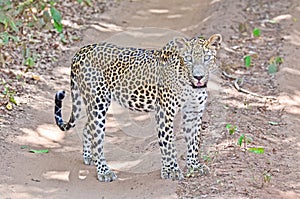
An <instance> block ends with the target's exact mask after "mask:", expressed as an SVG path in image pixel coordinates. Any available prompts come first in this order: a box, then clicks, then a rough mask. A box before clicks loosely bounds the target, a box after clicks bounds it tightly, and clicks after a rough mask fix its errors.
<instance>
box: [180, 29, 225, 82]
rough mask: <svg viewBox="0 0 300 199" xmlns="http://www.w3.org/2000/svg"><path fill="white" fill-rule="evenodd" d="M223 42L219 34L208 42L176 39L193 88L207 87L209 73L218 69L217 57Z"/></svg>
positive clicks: (197, 39) (194, 39) (200, 39)
mask: <svg viewBox="0 0 300 199" xmlns="http://www.w3.org/2000/svg"><path fill="white" fill-rule="evenodd" d="M221 41H222V37H221V35H219V34H215V35H212V36H211V37H210V38H209V39H208V40H204V39H202V38H193V39H191V40H186V39H184V38H176V39H175V43H176V44H177V46H178V48H179V53H180V56H181V57H182V59H183V63H184V66H186V67H187V69H188V73H189V75H188V76H189V81H190V83H191V85H192V87H194V88H204V87H206V85H207V81H208V78H209V72H210V71H212V70H214V69H216V68H217V64H216V55H217V51H218V49H219V48H220V44H221Z"/></svg>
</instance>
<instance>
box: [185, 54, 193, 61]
mask: <svg viewBox="0 0 300 199" xmlns="http://www.w3.org/2000/svg"><path fill="white" fill-rule="evenodd" d="M185 60H186V61H188V62H191V61H192V60H193V58H192V56H191V55H187V56H185Z"/></svg>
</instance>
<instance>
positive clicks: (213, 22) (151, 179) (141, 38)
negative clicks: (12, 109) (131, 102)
mask: <svg viewBox="0 0 300 199" xmlns="http://www.w3.org/2000/svg"><path fill="white" fill-rule="evenodd" d="M272 2H273V1H272ZM274 2H275V3H274ZM274 2H273V3H274V5H277V4H278V2H277V1H274ZM260 3H261V5H265V1H261V2H260ZM279 4H280V3H279ZM253 6H254V5H253ZM255 6H257V5H255ZM269 6H271V8H270V9H274V8H273V7H272V4H271V5H269ZM247 7H248V8H249V5H248V3H247V1H239V2H237V1H234V0H231V1H230V2H222V1H220V2H219V1H208V0H205V1H199V0H191V1H188V3H187V2H185V1H181V0H176V1H171V0H167V1H159V0H152V1H122V2H121V4H120V5H118V6H116V7H113V8H111V9H110V10H109V11H107V12H105V13H103V14H99V15H95V17H94V19H93V21H90V22H89V23H88V24H87V25H86V28H85V31H84V37H83V41H82V42H81V44H80V45H78V46H74V48H72V49H70V50H68V51H67V52H65V56H64V58H62V59H61V60H60V62H59V63H63V64H59V65H60V66H59V67H55V68H54V69H53V70H52V71H49V76H43V77H42V81H41V83H40V84H39V85H38V89H40V91H39V92H37V91H36V92H34V93H36V94H35V95H34V96H32V99H30V102H29V103H28V104H27V105H26V106H24V110H23V111H22V112H20V116H19V117H17V118H15V124H14V125H10V126H6V127H4V128H3V129H1V133H2V137H3V140H1V145H2V146H1V149H2V151H1V153H0V156H1V159H2V160H4V161H1V163H0V183H1V184H0V198H105V199H106V198H128V199H129V198H157V199H158V198H229V197H230V198H297V194H300V190H299V182H298V180H299V178H300V176H299V168H298V165H299V162H298V159H299V130H298V129H299V127H300V126H299V124H300V119H299V118H300V117H299V115H300V106H299V104H300V100H299V98H300V93H299V90H300V86H299V84H298V83H297V82H298V81H299V78H300V77H299V76H300V72H299V71H300V65H299V64H298V62H297V56H298V54H299V47H300V34H299V32H300V28H299V19H300V15H299V13H300V5H299V3H297V0H294V1H289V2H288V3H287V10H285V11H281V10H278V9H277V10H276V11H277V12H275V11H274V12H275V13H276V15H278V16H279V15H283V14H291V16H292V18H289V17H287V18H286V19H283V21H281V22H280V25H281V26H282V27H284V28H283V30H280V32H278V34H282V35H281V36H280V35H279V36H276V37H275V36H274V39H275V40H276V39H278V38H280V37H284V38H285V39H284V40H283V41H279V42H283V44H282V45H280V46H279V47H280V51H282V53H280V56H284V60H285V62H284V65H283V66H282V69H281V70H280V72H279V73H278V74H277V75H276V78H277V79H278V80H276V79H274V78H272V77H270V76H268V75H267V74H265V71H264V70H265V69H264V68H263V67H258V69H257V70H258V71H257V73H259V74H256V73H255V70H254V69H253V70H252V71H251V70H250V72H249V71H248V72H247V71H246V72H244V71H243V70H240V71H242V72H243V75H245V76H246V77H249V76H250V77H249V78H248V79H246V80H247V81H248V82H247V81H246V83H245V86H246V88H248V89H249V90H252V91H255V92H260V93H262V94H265V95H269V94H270V95H278V96H280V97H279V99H280V101H279V102H275V103H274V104H270V103H269V102H268V103H266V102H264V101H259V100H258V99H257V98H255V97H249V96H248V95H245V94H240V93H237V92H236V91H235V90H234V89H233V88H232V87H230V86H228V85H229V84H230V82H229V81H224V80H222V79H221V78H220V74H218V73H216V75H215V77H213V78H212V81H211V82H210V85H209V90H210V103H209V105H208V109H207V114H206V119H205V120H206V121H207V123H208V124H209V126H210V127H209V128H207V129H206V130H205V131H204V133H203V138H202V141H201V146H202V150H203V152H202V153H203V154H202V156H203V155H207V157H209V158H210V160H209V161H208V162H207V163H208V164H209V166H210V168H211V169H212V173H211V175H209V176H206V177H196V178H192V179H187V180H185V181H183V182H180V183H178V182H173V181H169V180H161V179H160V172H159V169H160V154H159V149H158V147H157V144H156V135H155V131H154V122H153V114H132V113H131V112H129V111H127V110H124V109H122V108H120V107H119V106H118V105H116V104H113V106H112V108H111V109H110V112H109V117H108V126H107V138H106V145H105V150H106V156H107V159H108V162H109V163H110V165H111V167H112V168H113V169H114V170H116V171H117V175H118V177H119V180H118V181H115V182H112V183H108V184H105V183H99V182H97V180H96V171H95V169H94V167H90V166H85V165H83V163H82V157H81V128H82V125H83V123H84V119H85V118H84V117H83V118H82V121H81V122H80V123H79V124H78V125H77V127H76V128H75V129H74V130H72V131H70V132H67V133H64V132H61V131H59V130H58V128H57V127H56V126H55V125H54V122H53V113H52V111H53V110H52V109H53V95H54V93H55V92H56V91H57V90H60V89H68V84H69V65H70V60H71V57H72V55H73V54H74V52H75V51H76V50H77V49H78V48H79V47H80V46H82V45H85V44H90V43H97V42H100V41H103V40H108V41H111V42H114V43H117V44H120V45H130V46H141V47H155V48H157V47H160V46H162V45H163V44H164V43H166V42H167V41H169V40H170V39H171V38H172V37H173V36H176V35H187V36H189V37H190V36H194V35H196V34H198V35H205V36H208V35H210V34H213V33H221V34H222V35H223V37H224V48H223V49H222V52H221V54H220V58H221V60H222V62H221V63H220V64H221V65H223V66H224V65H226V64H231V65H236V64H233V63H237V62H240V61H241V60H240V59H242V58H243V55H241V54H234V53H232V52H228V51H227V50H226V48H230V47H232V46H233V45H234V44H235V43H234V42H235V41H234V40H238V39H240V38H238V39H232V36H234V35H236V34H237V32H236V29H238V23H239V22H245V20H249V18H250V17H253V16H255V14H253V13H250V14H249V13H248V14H249V15H250V16H245V14H244V12H245V10H243V9H245V8H247ZM278 7H282V4H280V6H278ZM250 8H251V7H250ZM254 10H255V7H254ZM258 10H259V9H258ZM251 14H252V15H251ZM247 17H248V18H247ZM293 19H294V21H293ZM295 19H298V22H296V20H295ZM250 20H251V19H250ZM253 21H254V19H253ZM147 27H155V28H147ZM267 31H271V28H270V29H269V30H268V27H267V28H266V32H267ZM268 33H269V32H268ZM233 38H236V37H233ZM270 38H271V37H270ZM272 38H273V37H272ZM276 41H277V40H276ZM254 42H255V41H254ZM269 42H272V40H270V41H269ZM235 45H240V44H235ZM247 45H248V44H247ZM260 50H261V52H263V53H265V54H270V55H273V54H275V55H276V53H273V54H272V52H271V51H272V50H270V49H260ZM267 52H270V53H267ZM276 52H277V51H276ZM295 63H297V64H295ZM236 71H238V72H240V71H239V70H236ZM253 71H254V74H256V75H257V76H254V77H253V78H252V76H253ZM237 74H242V73H237ZM247 75H248V76H247ZM260 75H261V76H260ZM265 77H267V78H266V81H264V80H262V79H259V78H265ZM251 78H252V79H255V78H256V79H255V82H252V79H251ZM274 82H275V84H276V86H275V89H273V90H270V86H269V84H273V83H274ZM260 84H262V86H261V85H260ZM277 84H279V86H277ZM266 85H268V86H269V87H268V86H266ZM247 86H248V87H247ZM251 86H252V87H251ZM65 101H66V103H65V104H64V108H65V109H64V115H65V117H66V118H67V117H68V116H69V114H70V104H69V102H70V99H69V98H67V99H66V100H65ZM246 101H247V103H248V105H249V106H248V108H245V107H242V104H244V103H242V102H245V103H246ZM224 107H225V108H224ZM241 107H242V108H241ZM283 109H284V110H283ZM261 110H263V111H261ZM268 121H273V122H277V123H279V124H282V125H278V126H268ZM178 123H179V121H178ZM227 123H233V124H236V125H238V127H239V130H240V131H241V132H245V133H248V134H251V136H253V137H254V140H255V141H254V143H253V144H255V145H259V146H264V147H265V148H266V153H265V154H263V155H262V156H257V155H253V154H248V153H244V152H243V151H242V150H240V148H238V147H236V146H233V143H235V142H236V139H237V137H228V135H226V132H225V131H226V129H224V126H225V125H226V124H227ZM176 129H177V131H178V132H179V125H178V126H176ZM24 145H26V146H30V147H32V148H38V149H43V148H50V153H48V154H32V153H28V150H27V149H20V147H21V146H24ZM177 147H178V149H179V154H180V155H183V154H184V141H183V139H182V136H181V135H180V134H179V133H178V136H177ZM180 164H182V165H181V166H183V165H184V161H183V160H181V162H180ZM266 173H267V174H268V175H269V174H270V175H271V176H272V178H271V180H270V182H269V183H263V185H262V182H261V181H262V179H263V176H264V174H266ZM298 197H300V196H299V195H298Z"/></svg>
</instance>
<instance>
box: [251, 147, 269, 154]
mask: <svg viewBox="0 0 300 199" xmlns="http://www.w3.org/2000/svg"><path fill="white" fill-rule="evenodd" d="M248 151H249V152H251V153H255V154H263V153H264V152H265V149H264V148H256V147H253V148H249V149H248Z"/></svg>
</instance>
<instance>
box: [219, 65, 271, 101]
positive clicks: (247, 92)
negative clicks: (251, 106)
mask: <svg viewBox="0 0 300 199" xmlns="http://www.w3.org/2000/svg"><path fill="white" fill-rule="evenodd" d="M222 74H223V75H224V76H225V77H227V78H229V79H233V80H234V84H233V87H234V88H235V89H236V90H237V91H238V92H242V93H246V94H249V95H252V96H255V97H260V98H266V99H271V100H277V98H276V97H273V96H264V95H259V94H257V93H254V92H251V91H248V90H246V89H243V88H241V85H242V84H243V82H244V81H243V80H244V79H243V78H238V77H235V76H232V75H229V74H227V73H226V72H225V71H223V72H222ZM239 81H241V82H240V83H239Z"/></svg>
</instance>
